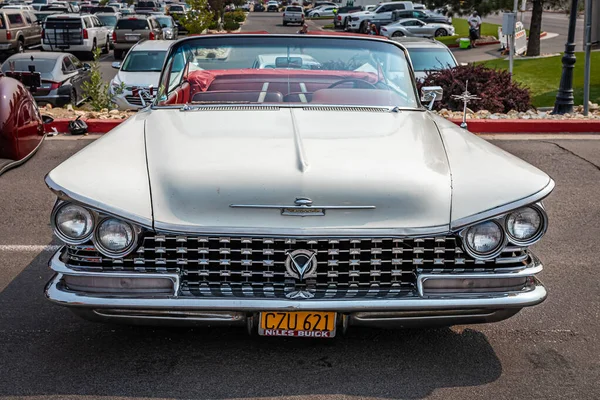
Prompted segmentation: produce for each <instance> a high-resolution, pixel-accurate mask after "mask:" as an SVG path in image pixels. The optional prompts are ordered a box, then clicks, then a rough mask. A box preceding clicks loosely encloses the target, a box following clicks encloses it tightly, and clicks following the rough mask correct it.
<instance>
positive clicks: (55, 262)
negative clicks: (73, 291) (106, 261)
mask: <svg viewBox="0 0 600 400" xmlns="http://www.w3.org/2000/svg"><path fill="white" fill-rule="evenodd" d="M61 253H62V249H60V250H58V251H57V252H56V253H54V255H53V256H52V258H51V259H50V262H49V263H48V266H49V267H50V269H52V270H53V271H54V272H56V273H57V277H59V278H60V279H62V276H63V275H71V276H85V277H90V278H131V279H145V278H158V279H170V280H171V282H172V283H173V296H174V297H177V295H178V293H179V286H180V282H179V274H173V273H164V274H163V273H139V272H133V273H131V272H118V271H116V272H112V271H111V272H94V271H81V270H79V271H75V270H73V269H71V268H69V266H68V265H66V264H65V263H64V262H62V261H61V260H60V255H61Z"/></svg>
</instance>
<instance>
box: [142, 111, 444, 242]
mask: <svg viewBox="0 0 600 400" xmlns="http://www.w3.org/2000/svg"><path fill="white" fill-rule="evenodd" d="M166 132H168V134H165V133H166ZM146 144H147V154H148V171H149V175H150V185H151V192H152V204H153V209H154V218H155V226H156V227H158V228H162V229H176V230H178V231H206V232H209V231H211V230H212V231H214V229H215V228H216V227H223V226H227V227H233V228H236V229H240V230H248V231H251V230H259V231H260V230H266V229H273V230H277V229H281V230H286V231H290V230H303V229H309V230H330V229H331V230H340V229H381V228H388V229H390V228H391V229H399V231H400V230H402V231H406V232H413V231H418V230H419V229H427V228H430V229H431V228H432V227H437V228H439V229H441V230H443V229H446V228H447V225H448V222H449V216H450V198H451V182H450V173H449V169H448V164H447V160H446V154H445V152H444V148H443V145H442V142H441V140H440V137H439V133H438V131H437V129H436V127H435V124H434V123H433V122H432V121H431V119H430V118H428V117H427V114H426V113H425V112H422V111H401V112H397V113H396V112H385V111H384V112H368V111H364V112H344V111H317V110H311V109H308V108H307V109H299V108H295V109H289V108H285V109H283V108H281V109H280V108H275V109H272V110H262V111H243V110H241V111H217V109H215V110H214V111H210V109H209V110H203V111H191V112H182V111H173V110H160V111H157V112H153V114H152V115H151V116H150V117H149V118H148V119H147V121H146ZM299 197H307V198H310V199H312V201H313V206H314V207H319V206H323V207H325V206H345V207H352V206H354V207H357V206H358V207H361V206H374V207H375V209H343V210H333V209H328V210H326V211H325V215H324V216H310V217H299V216H283V215H281V210H280V209H277V208H276V209H270V208H232V207H230V205H232V204H234V205H248V206H257V205H259V206H260V205H266V206H277V205H284V206H292V207H293V206H294V201H295V199H296V198H299Z"/></svg>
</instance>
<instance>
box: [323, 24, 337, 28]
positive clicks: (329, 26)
mask: <svg viewBox="0 0 600 400" xmlns="http://www.w3.org/2000/svg"><path fill="white" fill-rule="evenodd" d="M323 29H335V25H334V24H327V25H323Z"/></svg>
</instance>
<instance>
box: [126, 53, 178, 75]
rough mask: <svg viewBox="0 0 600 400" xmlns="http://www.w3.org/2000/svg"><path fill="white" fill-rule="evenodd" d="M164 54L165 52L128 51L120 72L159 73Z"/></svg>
mask: <svg viewBox="0 0 600 400" xmlns="http://www.w3.org/2000/svg"><path fill="white" fill-rule="evenodd" d="M166 54H167V52H166V51H130V52H129V54H128V55H127V58H125V61H123V66H122V67H121V71H125V72H160V71H161V69H162V66H163V62H164V61H165V56H166Z"/></svg>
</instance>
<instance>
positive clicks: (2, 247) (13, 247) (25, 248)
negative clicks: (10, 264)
mask: <svg viewBox="0 0 600 400" xmlns="http://www.w3.org/2000/svg"><path fill="white" fill-rule="evenodd" d="M61 247H62V246H59V245H51V244H47V245H26V244H0V252H1V251H12V252H17V253H41V252H45V251H46V252H52V251H57V250H58V249H60V248H61Z"/></svg>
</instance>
